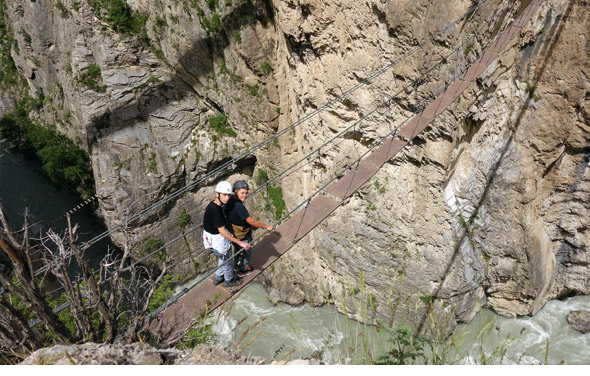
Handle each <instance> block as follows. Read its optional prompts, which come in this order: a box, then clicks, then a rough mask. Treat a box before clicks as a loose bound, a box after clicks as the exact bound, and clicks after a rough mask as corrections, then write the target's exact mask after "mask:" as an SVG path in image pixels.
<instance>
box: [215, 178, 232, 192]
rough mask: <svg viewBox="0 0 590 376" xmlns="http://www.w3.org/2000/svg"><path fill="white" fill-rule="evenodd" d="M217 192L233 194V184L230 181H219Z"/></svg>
mask: <svg viewBox="0 0 590 376" xmlns="http://www.w3.org/2000/svg"><path fill="white" fill-rule="evenodd" d="M215 192H217V193H225V194H227V195H231V194H232V190H231V184H230V183H229V182H228V181H220V182H219V183H217V186H216V187H215Z"/></svg>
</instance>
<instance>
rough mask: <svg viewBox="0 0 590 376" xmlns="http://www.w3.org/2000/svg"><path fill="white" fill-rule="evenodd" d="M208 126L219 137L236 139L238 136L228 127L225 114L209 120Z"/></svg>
mask: <svg viewBox="0 0 590 376" xmlns="http://www.w3.org/2000/svg"><path fill="white" fill-rule="evenodd" d="M209 126H210V127H211V128H213V130H214V131H215V132H216V133H218V134H219V135H223V134H226V135H228V136H231V137H236V136H237V135H238V134H237V133H236V132H235V131H234V130H233V129H231V128H230V127H229V126H228V124H227V116H226V115H225V114H219V115H215V116H213V117H211V118H209Z"/></svg>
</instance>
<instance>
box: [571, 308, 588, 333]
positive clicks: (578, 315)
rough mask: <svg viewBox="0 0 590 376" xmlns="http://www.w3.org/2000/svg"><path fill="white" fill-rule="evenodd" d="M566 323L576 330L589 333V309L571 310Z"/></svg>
mask: <svg viewBox="0 0 590 376" xmlns="http://www.w3.org/2000/svg"><path fill="white" fill-rule="evenodd" d="M567 323H568V324H570V326H571V327H572V328H574V329H576V330H577V331H578V332H581V333H584V334H586V333H590V311H571V312H570V313H569V314H568V315H567Z"/></svg>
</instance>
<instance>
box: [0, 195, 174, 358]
mask: <svg viewBox="0 0 590 376" xmlns="http://www.w3.org/2000/svg"><path fill="white" fill-rule="evenodd" d="M0 222H1V224H2V228H0V247H1V249H2V251H3V252H4V253H6V255H7V256H8V258H9V260H10V265H9V266H10V268H3V267H1V265H0V283H1V286H2V287H3V288H4V289H5V290H6V291H5V293H2V294H0V353H2V352H5V353H6V352H9V353H10V352H12V353H15V352H17V351H18V352H23V353H26V352H30V351H32V350H35V349H37V348H39V347H43V346H46V345H48V344H51V342H52V341H53V342H56V343H80V342H87V341H93V342H107V343H112V342H115V341H122V342H133V341H135V340H137V338H138V333H139V332H140V331H141V330H142V329H143V328H144V327H145V321H146V320H147V318H148V314H149V312H148V308H149V303H150V300H151V299H152V297H153V295H154V293H155V292H156V290H157V288H158V286H159V285H160V284H161V282H162V280H163V278H164V276H165V274H166V271H167V263H168V260H167V258H166V259H163V260H161V268H159V271H154V270H152V269H151V268H148V267H145V266H142V265H135V264H132V263H131V261H132V260H133V259H134V258H135V256H136V253H137V252H139V251H140V249H139V248H141V247H138V240H137V239H139V237H138V236H137V235H135V236H129V237H128V238H126V241H124V244H123V248H122V250H121V251H122V252H121V251H115V250H112V249H109V250H107V252H106V256H105V257H104V258H103V260H102V262H101V263H100V269H99V270H98V271H97V272H94V271H93V270H92V269H91V268H90V266H89V264H88V262H87V261H86V259H85V257H84V249H82V248H81V247H80V246H78V244H77V237H76V230H77V226H72V225H71V222H70V218H69V217H68V229H67V231H66V233H64V234H58V233H56V232H55V231H53V230H49V231H47V232H46V233H44V234H42V235H40V236H39V238H38V239H31V237H30V234H29V231H28V223H27V220H26V218H25V225H24V226H25V227H24V230H23V231H21V232H22V235H20V234H19V235H17V234H16V233H15V232H13V231H12V230H11V228H10V226H9V224H8V220H7V218H6V217H5V215H4V210H3V207H2V204H1V203H0ZM33 254H34V255H36V260H33V258H32V255H33ZM72 264H75V265H76V266H77V268H78V269H79V272H78V274H77V275H75V276H74V275H72V272H71V269H72V268H71V266H72ZM8 269H11V270H12V275H10V272H9V271H8ZM36 270H46V271H45V273H47V274H48V275H51V276H54V277H55V279H56V280H57V281H58V283H59V285H60V286H61V289H60V294H62V295H61V296H62V300H63V298H65V300H66V301H67V303H66V304H65V305H64V307H66V306H67V308H66V309H67V311H66V310H64V311H62V313H59V314H58V313H56V312H54V308H55V307H54V306H55V296H52V294H51V292H48V291H45V290H44V288H43V280H44V277H43V276H36V273H35V271H36ZM53 295H55V294H53ZM52 302H53V304H52ZM62 308H63V307H62ZM33 319H37V320H38V321H40V324H41V325H40V326H42V327H36V326H34V325H31V323H32V320H33ZM155 345H157V344H155ZM15 349H16V351H15Z"/></svg>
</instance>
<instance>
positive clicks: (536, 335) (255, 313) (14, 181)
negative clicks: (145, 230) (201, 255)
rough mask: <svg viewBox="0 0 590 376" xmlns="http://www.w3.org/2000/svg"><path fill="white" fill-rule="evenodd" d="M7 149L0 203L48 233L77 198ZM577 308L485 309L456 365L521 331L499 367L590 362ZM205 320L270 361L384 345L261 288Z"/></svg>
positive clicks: (15, 222)
mask: <svg viewBox="0 0 590 376" xmlns="http://www.w3.org/2000/svg"><path fill="white" fill-rule="evenodd" d="M7 147H8V144H7V142H6V141H3V140H2V141H0V200H1V201H2V204H3V205H4V208H5V209H6V212H7V215H8V216H9V218H10V219H11V224H12V226H13V228H14V229H20V227H21V226H22V223H23V222H22V218H23V215H24V213H25V208H26V207H28V208H29V212H30V217H31V219H30V220H31V222H36V221H41V223H39V224H38V225H37V227H38V228H41V227H43V228H46V227H47V225H46V223H48V222H52V221H53V219H54V218H55V217H56V216H58V215H61V214H63V213H65V211H67V210H69V209H71V208H73V207H75V206H77V205H78V204H79V202H80V199H79V198H78V197H77V196H76V195H74V194H72V193H70V192H68V191H66V190H59V189H56V188H55V187H54V186H52V185H51V184H49V183H47V182H45V181H44V180H42V179H41V178H40V176H39V174H38V173H37V172H36V171H37V170H39V169H40V168H41V166H40V164H39V163H38V162H36V161H33V160H29V159H27V158H25V157H23V156H20V155H18V154H13V153H11V152H10V151H9V150H7ZM72 220H73V222H74V223H79V224H80V226H81V233H80V237H81V239H80V240H85V239H90V238H91V237H93V236H94V235H96V234H98V233H101V232H103V231H104V225H102V223H101V222H100V221H99V220H97V218H96V217H95V216H94V215H93V213H92V211H91V210H90V209H89V208H87V207H86V208H83V209H81V210H78V211H76V212H75V213H74V214H73V215H72ZM54 227H55V228H61V229H65V220H63V219H61V220H60V221H56V222H55V223H54ZM109 245H110V243H109V242H108V241H102V242H99V243H97V244H95V245H94V246H93V247H91V248H90V249H89V250H88V251H87V252H86V253H87V256H88V257H89V258H90V259H91V263H93V264H94V265H97V264H98V261H99V260H100V259H101V258H102V256H103V255H104V250H105V249H106V247H107V246H109ZM205 283H208V282H205ZM574 309H583V310H590V296H578V297H573V298H568V299H566V300H562V301H558V300H556V301H551V302H549V303H547V304H546V305H545V307H544V308H543V309H541V311H539V313H537V315H535V316H534V317H524V318H517V319H507V318H503V317H500V316H497V315H495V314H494V313H493V312H491V311H490V310H487V309H482V310H481V311H480V312H479V313H478V314H477V315H476V317H475V318H474V320H473V321H472V322H471V323H469V324H468V325H462V326H460V327H459V328H458V329H457V333H467V334H465V335H464V336H463V345H462V349H463V351H464V353H462V354H461V360H460V361H461V362H463V363H481V362H482V360H481V355H480V354H481V349H482V348H483V350H484V353H486V354H490V353H492V352H493V350H494V349H497V348H498V346H499V345H500V344H502V343H503V342H504V341H505V338H506V336H507V335H509V337H510V338H513V337H515V336H518V335H519V333H520V331H521V330H522V328H524V331H523V332H522V334H521V335H520V336H519V337H518V338H516V339H514V340H513V341H512V342H510V343H509V344H507V345H506V346H505V348H506V355H505V356H504V357H503V358H502V362H503V363H508V364H516V363H527V364H528V363H535V362H537V361H540V362H543V363H545V348H546V346H547V340H549V352H548V356H547V363H549V364H559V363H560V362H561V361H564V362H565V363H566V364H590V334H586V335H583V334H581V333H578V332H576V331H574V330H573V329H571V328H570V327H569V326H568V325H567V322H566V316H567V313H568V312H569V311H570V310H574ZM261 319H263V321H262V322H258V321H259V320H261ZM210 320H211V323H212V324H214V325H213V332H214V340H215V341H217V342H219V343H221V344H224V345H227V346H228V347H230V348H234V347H236V348H238V349H240V350H243V352H244V354H250V355H253V356H261V357H264V358H265V359H267V360H268V361H271V360H280V359H282V358H285V359H289V358H290V359H297V358H309V357H312V356H315V357H316V358H321V359H323V360H324V361H325V362H327V363H330V364H336V363H337V364H357V363H365V362H367V361H368V360H369V359H370V358H371V357H372V358H373V359H375V358H376V357H377V356H378V355H380V354H382V353H383V352H384V349H386V348H388V346H389V343H388V341H387V340H388V338H389V337H388V335H387V334H386V333H385V332H384V331H383V330H381V331H377V329H376V328H375V327H374V326H370V325H365V324H361V323H358V322H355V321H353V320H350V319H347V318H346V317H345V316H344V315H342V314H340V313H338V312H336V310H335V308H334V307H333V306H329V305H326V306H323V307H315V308H314V307H311V306H310V305H308V304H305V305H302V306H299V307H292V306H289V305H286V304H282V303H278V304H274V303H273V302H271V300H270V299H269V298H268V297H267V294H266V291H265V289H264V288H263V287H262V285H260V284H254V285H252V286H250V287H248V288H247V289H246V290H245V291H244V292H243V293H242V294H241V295H240V296H239V297H238V298H237V299H236V300H235V302H234V303H233V305H232V306H231V309H229V310H227V309H226V311H221V310H218V311H216V312H215V315H214V317H212V318H211V319H210ZM242 320H243V321H242ZM492 320H493V321H492ZM490 322H491V323H492V324H493V325H491V326H490V327H491V328H493V330H492V331H491V332H490V333H489V334H488V335H486V336H485V337H484V338H483V339H481V338H476V334H477V333H478V332H480V329H481V328H482V326H484V325H486V324H489V323H490ZM496 328H498V329H499V331H498V330H497V329H496ZM490 358H492V357H491V356H490V355H486V359H487V360H488V361H496V362H497V361H499V358H493V359H490Z"/></svg>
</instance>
